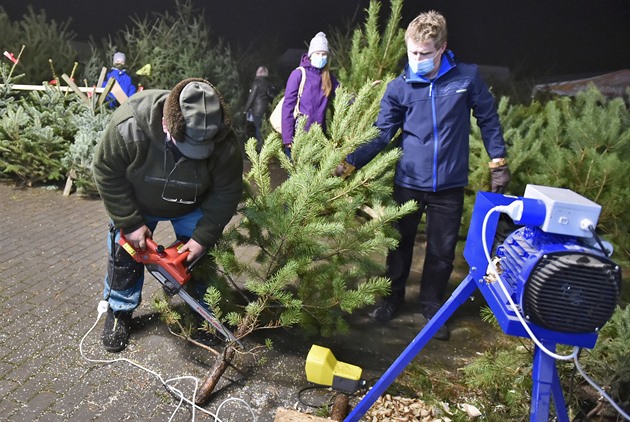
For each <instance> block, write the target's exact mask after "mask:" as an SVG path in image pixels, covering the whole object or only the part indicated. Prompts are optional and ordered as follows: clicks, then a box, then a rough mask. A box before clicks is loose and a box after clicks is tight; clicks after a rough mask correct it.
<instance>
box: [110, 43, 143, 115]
mask: <svg viewBox="0 0 630 422" xmlns="http://www.w3.org/2000/svg"><path fill="white" fill-rule="evenodd" d="M125 61H126V57H125V53H121V52H120V51H118V52H116V53H115V54H114V59H113V66H112V68H111V69H110V71H109V72H108V73H107V76H106V77H105V80H104V81H103V87H105V85H107V81H109V78H114V79H116V82H118V85H120V88H121V89H122V90H123V92H124V93H125V94H126V95H127V97H131V96H132V95H133V94H135V93H136V87H135V85H134V84H133V81H132V80H131V76H129V74H127V70H126V69H125ZM107 102H108V103H109V106H110V107H117V106H119V105H120V104H119V103H118V101H117V100H116V97H114V95H113V94H112V93H111V92H110V93H109V94H107Z"/></svg>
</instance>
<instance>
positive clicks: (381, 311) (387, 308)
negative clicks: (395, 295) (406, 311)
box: [370, 300, 400, 322]
mask: <svg viewBox="0 0 630 422" xmlns="http://www.w3.org/2000/svg"><path fill="white" fill-rule="evenodd" d="M399 307H400V304H399V303H398V302H394V301H392V300H385V301H383V303H382V304H381V305H380V306H378V307H377V308H375V309H374V310H373V311H372V312H370V316H371V317H372V318H374V319H375V320H377V321H378V322H388V321H391V320H392V318H394V315H395V314H396V311H398V308H399Z"/></svg>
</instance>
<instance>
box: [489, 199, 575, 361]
mask: <svg viewBox="0 0 630 422" xmlns="http://www.w3.org/2000/svg"><path fill="white" fill-rule="evenodd" d="M504 209H505V207H501V206H497V207H494V208H492V209H490V210H489V211H488V212H487V213H486V216H485V217H484V219H483V226H482V228H481V242H482V243H483V253H484V254H485V256H486V260H487V261H488V267H489V268H490V271H491V272H492V273H493V275H494V276H495V277H496V279H497V282H498V283H499V286H500V287H501V290H502V291H503V294H504V295H505V297H506V299H507V300H508V302H510V305H511V306H512V310H513V311H514V313H515V314H516V317H517V318H518V320H519V321H520V323H521V325H522V326H523V328H524V329H525V331H527V334H529V337H530V338H531V339H532V341H533V342H534V344H536V346H538V347H539V348H540V350H542V351H543V352H544V353H545V354H546V355H549V356H551V357H552V358H554V359H557V360H573V358H574V357H575V356H577V354H578V351H579V348H577V347H575V348H574V349H573V353H571V354H570V355H558V354H556V353H554V352H552V351H551V350H549V349H547V348H546V347H545V346H544V345H543V344H542V343H541V342H540V340H538V338H536V335H535V334H534V333H533V331H532V330H531V329H530V328H529V326H528V325H527V322H526V321H525V318H523V316H522V315H521V313H520V312H519V311H518V307H517V306H516V304H515V303H514V301H513V300H512V296H511V295H510V293H509V292H508V291H507V288H506V287H505V284H503V279H502V278H501V276H500V275H499V273H498V272H497V270H496V268H495V267H494V265H493V264H492V258H490V252H489V251H488V241H487V240H486V231H487V230H488V219H489V218H490V216H491V215H492V213H493V212H495V211H502V210H504Z"/></svg>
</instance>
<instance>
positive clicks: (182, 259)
mask: <svg viewBox="0 0 630 422" xmlns="http://www.w3.org/2000/svg"><path fill="white" fill-rule="evenodd" d="M145 240H146V242H147V250H148V251H149V252H151V253H155V254H157V255H159V256H162V257H164V256H166V255H167V254H166V252H165V251H166V249H164V247H163V246H162V248H163V249H162V252H159V251H158V248H159V247H160V246H161V245H158V244H157V243H155V241H154V240H153V239H151V238H150V237H147V238H146V239H145ZM188 253H189V252H188V251H186V252H182V253H180V254H179V256H178V257H177V258H175V259H174V260H173V261H172V263H173V264H181V265H183V266H186V258H188Z"/></svg>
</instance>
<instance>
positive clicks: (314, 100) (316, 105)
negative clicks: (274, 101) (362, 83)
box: [282, 54, 339, 144]
mask: <svg viewBox="0 0 630 422" xmlns="http://www.w3.org/2000/svg"><path fill="white" fill-rule="evenodd" d="M300 66H302V67H303V68H304V69H305V71H306V83H305V84H304V90H303V91H302V96H301V97H300V114H304V115H306V116H307V120H306V129H308V128H309V127H311V125H312V124H313V123H319V124H320V125H321V126H322V129H323V130H324V131H326V108H327V107H328V104H329V103H330V101H331V100H332V98H333V97H334V92H335V89H337V87H338V86H339V82H337V79H336V78H335V77H334V75H333V74H332V73H331V75H330V79H331V81H332V92H331V93H330V95H329V96H328V97H326V96H325V95H324V91H322V70H321V69H318V68H316V67H315V66H313V65H312V64H311V60H310V59H309V58H308V56H307V55H306V54H304V55H302V59H301V60H300ZM301 80H302V71H301V70H300V69H298V68H296V69H294V70H293V71H292V72H291V74H290V75H289V79H287V86H286V89H285V92H284V104H283V106H282V142H283V143H284V144H290V143H293V135H295V119H294V117H293V109H294V108H295V104H296V103H297V97H298V90H299V86H300V81H301Z"/></svg>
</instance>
